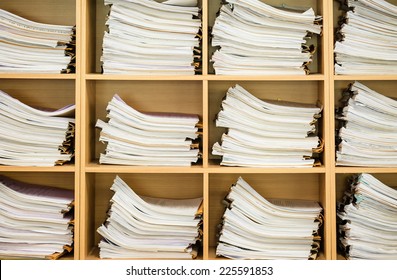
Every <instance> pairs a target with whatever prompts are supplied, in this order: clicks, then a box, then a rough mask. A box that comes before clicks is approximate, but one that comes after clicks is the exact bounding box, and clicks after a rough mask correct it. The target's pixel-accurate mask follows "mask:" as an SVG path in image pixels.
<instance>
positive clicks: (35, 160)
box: [0, 90, 75, 166]
mask: <svg viewBox="0 0 397 280" xmlns="http://www.w3.org/2000/svg"><path fill="white" fill-rule="evenodd" d="M0 109H1V110H0V164H3V165H14V166H54V165H58V164H63V163H65V162H68V161H70V160H71V159H72V158H73V156H74V129H75V125H74V123H75V120H74V118H71V117H64V115H71V114H73V115H74V110H75V105H69V106H66V107H64V108H61V109H59V110H56V111H46V110H38V109H35V108H32V107H30V106H28V105H26V104H24V103H22V102H20V101H19V100H17V99H14V98H12V97H11V96H9V95H8V94H6V93H5V92H3V91H1V90H0Z"/></svg>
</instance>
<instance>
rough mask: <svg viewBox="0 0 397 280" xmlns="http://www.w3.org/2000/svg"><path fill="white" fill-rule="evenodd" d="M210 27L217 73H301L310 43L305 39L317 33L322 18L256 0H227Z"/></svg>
mask: <svg viewBox="0 0 397 280" xmlns="http://www.w3.org/2000/svg"><path fill="white" fill-rule="evenodd" d="M226 2H227V4H225V5H223V6H222V7H221V10H220V13H219V16H218V17H217V18H216V20H215V24H214V26H213V29H212V36H213V38H212V46H218V47H220V49H219V50H216V51H215V53H214V54H213V56H212V61H213V62H214V68H215V73H216V74H220V75H304V74H307V73H308V69H307V65H308V64H309V63H310V62H311V61H312V54H313V51H314V47H313V46H308V45H307V42H306V39H308V38H309V37H310V34H313V33H314V34H320V33H321V25H320V22H321V20H322V17H321V16H316V15H315V14H314V11H313V9H311V8H310V9H308V10H306V11H305V12H300V11H296V10H291V9H288V8H277V7H273V6H270V5H267V4H265V3H263V2H261V1H259V0H227V1H226Z"/></svg>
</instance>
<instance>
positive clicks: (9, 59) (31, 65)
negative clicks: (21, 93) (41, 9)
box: [0, 9, 76, 73]
mask: <svg viewBox="0 0 397 280" xmlns="http://www.w3.org/2000/svg"><path fill="white" fill-rule="evenodd" d="M75 45H76V42H75V28H74V27H73V26H63V25H53V24H43V23H38V22H33V21H30V20H28V19H24V18H22V17H19V16H17V15H14V14H12V13H10V12H7V11H5V10H2V9H0V73H6V72H18V73H19V72H23V73H70V72H75V71H74V69H75Z"/></svg>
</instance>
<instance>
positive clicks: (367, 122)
mask: <svg viewBox="0 0 397 280" xmlns="http://www.w3.org/2000/svg"><path fill="white" fill-rule="evenodd" d="M341 101H342V103H343V104H344V107H343V108H342V109H341V110H340V112H339V113H338V114H337V118H338V119H340V120H341V128H340V129H339V134H338V135H339V143H337V144H338V146H337V149H338V150H337V152H336V165H339V166H373V167H380V166H385V167H386V166H397V101H396V100H394V99H392V98H389V97H386V96H384V95H382V94H380V93H378V92H376V91H374V90H372V89H370V88H368V87H367V86H365V85H363V84H361V83H359V82H354V83H353V84H351V85H350V87H349V89H347V90H346V91H345V92H344V96H343V98H342V100H341Z"/></svg>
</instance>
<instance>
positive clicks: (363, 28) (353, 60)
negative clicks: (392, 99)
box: [334, 0, 397, 75]
mask: <svg viewBox="0 0 397 280" xmlns="http://www.w3.org/2000/svg"><path fill="white" fill-rule="evenodd" d="M341 2H342V5H343V6H344V8H345V9H346V8H348V11H347V12H346V14H345V18H344V20H343V21H342V25H341V26H340V30H339V31H338V34H337V42H336V43H335V49H334V52H335V62H336V63H335V74H342V75H343V74H348V75H351V74H352V75H362V74H367V75H370V74H386V75H387V74H396V73H397V48H396V46H397V6H396V5H393V4H391V3H389V2H387V1H384V0H354V1H353V0H344V1H341ZM346 6H347V7H346Z"/></svg>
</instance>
